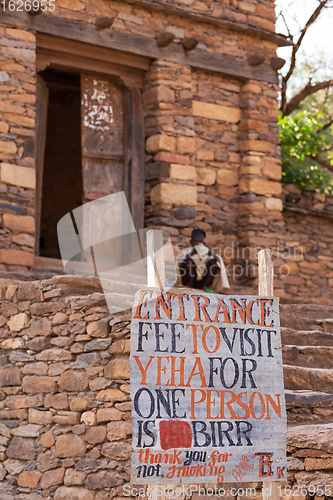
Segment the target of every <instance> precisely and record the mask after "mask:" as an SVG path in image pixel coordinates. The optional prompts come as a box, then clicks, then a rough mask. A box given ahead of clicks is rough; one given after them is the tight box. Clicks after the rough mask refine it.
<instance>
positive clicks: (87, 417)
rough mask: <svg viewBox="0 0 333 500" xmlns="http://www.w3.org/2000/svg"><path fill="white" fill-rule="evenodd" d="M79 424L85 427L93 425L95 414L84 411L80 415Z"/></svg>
mask: <svg viewBox="0 0 333 500" xmlns="http://www.w3.org/2000/svg"><path fill="white" fill-rule="evenodd" d="M81 422H83V423H84V424H86V425H89V426H91V425H95V424H96V413H94V412H93V411H85V412H84V413H82V415H81Z"/></svg>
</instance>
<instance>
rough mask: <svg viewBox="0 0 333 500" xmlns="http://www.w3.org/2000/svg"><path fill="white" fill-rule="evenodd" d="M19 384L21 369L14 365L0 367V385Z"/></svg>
mask: <svg viewBox="0 0 333 500" xmlns="http://www.w3.org/2000/svg"><path fill="white" fill-rule="evenodd" d="M12 385H21V370H20V369H19V368H17V367H16V366H13V367H11V368H0V387H9V386H12Z"/></svg>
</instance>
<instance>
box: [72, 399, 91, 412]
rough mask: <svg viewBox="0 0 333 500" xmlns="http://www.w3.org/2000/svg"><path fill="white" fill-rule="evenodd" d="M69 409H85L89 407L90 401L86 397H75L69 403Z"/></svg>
mask: <svg viewBox="0 0 333 500" xmlns="http://www.w3.org/2000/svg"><path fill="white" fill-rule="evenodd" d="M69 407H70V409H71V411H86V410H89V409H90V407H91V401H90V400H89V399H87V398H83V397H82V398H75V399H72V401H71V403H70V406H69Z"/></svg>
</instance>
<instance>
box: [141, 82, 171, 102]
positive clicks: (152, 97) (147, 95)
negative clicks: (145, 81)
mask: <svg viewBox="0 0 333 500" xmlns="http://www.w3.org/2000/svg"><path fill="white" fill-rule="evenodd" d="M142 98H143V102H144V104H145V105H147V106H149V105H150V104H155V103H157V102H174V100H175V93H174V91H173V90H172V89H170V87H167V86H166V85H157V86H156V87H153V88H152V89H149V90H147V91H146V92H144V94H143V96H142Z"/></svg>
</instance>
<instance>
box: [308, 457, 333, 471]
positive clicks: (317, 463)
mask: <svg viewBox="0 0 333 500" xmlns="http://www.w3.org/2000/svg"><path fill="white" fill-rule="evenodd" d="M304 466H305V470H324V469H325V470H327V469H328V470H332V469H333V457H328V458H306V459H305V460H304Z"/></svg>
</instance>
